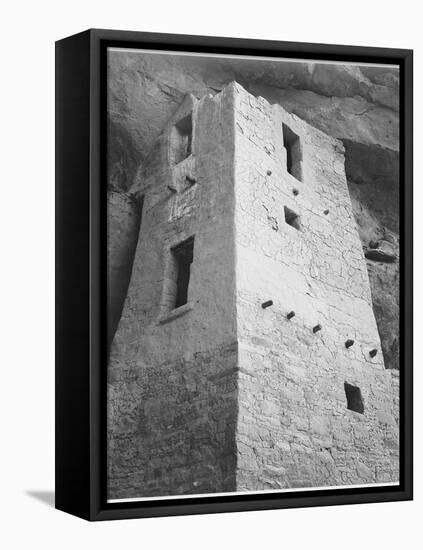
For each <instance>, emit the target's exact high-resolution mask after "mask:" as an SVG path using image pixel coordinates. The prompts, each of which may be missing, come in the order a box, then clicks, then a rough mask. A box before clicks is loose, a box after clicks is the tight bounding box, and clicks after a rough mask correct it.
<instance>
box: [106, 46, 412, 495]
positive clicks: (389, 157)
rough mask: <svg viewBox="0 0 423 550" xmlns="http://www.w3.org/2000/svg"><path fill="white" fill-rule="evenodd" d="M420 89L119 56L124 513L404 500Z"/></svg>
mask: <svg viewBox="0 0 423 550" xmlns="http://www.w3.org/2000/svg"><path fill="white" fill-rule="evenodd" d="M401 123H402V121H401V117H400V70H399V65H395V64H387V63H385V64H376V63H359V62H336V61H325V60H322V59H319V60H313V59H307V58H304V59H301V58H291V59H290V58H285V59H284V58H276V57H275V58H272V57H260V56H255V57H248V56H243V55H219V54H205V53H198V54H196V53H193V52H180V51H179V52H175V51H173V52H172V51H171V48H169V51H154V49H150V50H143V49H137V48H130V47H128V48H125V47H109V48H108V50H107V502H108V503H121V502H132V501H135V502H136V501H143V500H160V499H164V498H165V499H172V498H185V497H191V498H193V497H202V496H208V497H213V496H222V495H239V494H267V493H269V494H270V493H281V494H285V493H292V492H297V491H304V490H309V491H316V490H322V489H332V490H340V489H343V490H345V489H356V488H365V487H397V486H399V483H400V436H401V434H400V370H399V366H400V344H401V342H400V328H399V324H400V282H401V281H400V263H401V259H402V258H401V252H400V250H401V242H400V226H401V220H400V127H401Z"/></svg>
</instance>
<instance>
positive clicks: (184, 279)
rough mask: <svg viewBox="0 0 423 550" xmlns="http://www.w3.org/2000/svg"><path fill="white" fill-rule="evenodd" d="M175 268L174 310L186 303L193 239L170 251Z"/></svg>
mask: <svg viewBox="0 0 423 550" xmlns="http://www.w3.org/2000/svg"><path fill="white" fill-rule="evenodd" d="M171 252H172V257H173V260H174V267H175V282H176V286H175V301H174V305H173V307H174V308H177V307H180V306H183V305H184V304H186V303H187V301H188V286H189V279H190V274H191V264H192V261H193V259H194V237H190V238H189V239H187V240H186V241H183V242H182V243H180V244H178V245H176V246H174V247H173V248H172V249H171Z"/></svg>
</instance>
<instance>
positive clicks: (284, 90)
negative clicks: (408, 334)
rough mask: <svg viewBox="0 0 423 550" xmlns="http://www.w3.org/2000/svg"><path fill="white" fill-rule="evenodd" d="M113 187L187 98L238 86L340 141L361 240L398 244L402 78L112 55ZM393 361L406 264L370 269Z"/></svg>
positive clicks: (388, 359)
mask: <svg viewBox="0 0 423 550" xmlns="http://www.w3.org/2000/svg"><path fill="white" fill-rule="evenodd" d="M109 75H110V90H109V92H110V93H109V97H108V112H109V130H110V131H109V137H110V139H109V142H110V143H109V144H110V147H109V185H110V186H112V188H113V189H114V190H116V189H118V190H124V191H126V190H127V189H129V188H130V187H131V186H132V185H133V183H134V178H135V174H136V171H137V168H138V166H139V165H140V164H141V165H142V166H145V165H146V163H147V162H148V158H149V155H150V153H151V151H152V148H153V146H154V144H155V143H156V140H157V139H158V137H159V135H160V133H161V132H162V130H163V128H165V126H166V125H167V123H168V120H169V119H170V117H171V116H172V114H173V113H174V112H175V111H176V110H177V109H178V108H179V105H180V104H181V102H182V101H183V98H184V96H185V94H186V93H192V94H193V95H194V96H196V97H197V98H200V97H202V96H204V95H205V94H207V93H211V94H213V95H214V94H216V93H217V92H218V91H220V90H221V89H222V88H223V87H224V86H225V85H227V84H228V83H229V82H231V81H232V80H237V81H238V82H239V83H240V84H242V85H243V86H244V87H245V88H246V89H247V90H248V91H250V92H251V93H253V94H254V95H256V96H258V95H260V96H263V97H265V98H266V99H267V100H268V101H269V102H270V103H275V104H279V105H281V106H282V107H284V108H285V109H286V110H287V111H289V112H291V113H294V114H296V115H298V116H299V117H300V118H302V119H303V120H305V121H307V122H309V123H310V124H311V125H313V126H314V127H316V128H318V129H320V130H323V131H324V132H325V133H327V134H329V135H331V136H333V137H336V138H338V139H341V140H342V141H343V143H344V146H345V150H346V166H347V179H348V186H349V190H350V194H351V197H352V201H353V209H354V214H355V216H356V219H357V221H358V225H359V233H360V237H361V239H362V244H363V245H365V246H367V245H368V241H369V239H372V238H374V237H375V236H376V237H377V238H380V237H381V236H383V235H384V234H388V238H390V239H391V240H394V241H395V246H398V208H397V205H398V193H399V179H398V166H399V164H398V163H399V159H398V150H399V115H398V97H399V75H398V69H396V68H395V67H392V68H391V67H372V66H362V67H353V66H342V65H332V64H319V63H299V62H298V63H293V62H288V61H286V62H284V61H281V62H274V61H260V62H256V61H254V60H251V59H239V58H238V59H228V58H226V59H225V58H201V57H189V56H174V55H173V56H168V55H157V54H155V55H146V54H140V53H138V52H134V51H126V52H125V51H115V52H111V53H110V54H109ZM368 270H369V276H370V285H371V290H372V297H373V303H374V309H375V314H376V320H377V323H378V329H379V333H380V336H381V339H382V347H383V351H384V355H385V364H386V366H387V367H389V368H398V352H397V348H398V347H397V342H396V338H397V337H396V334H397V333H398V330H397V329H398V320H397V319H398V284H399V274H398V268H397V264H395V265H393V266H391V267H390V268H387V266H386V265H382V264H378V265H374V263H373V262H370V261H369V264H368Z"/></svg>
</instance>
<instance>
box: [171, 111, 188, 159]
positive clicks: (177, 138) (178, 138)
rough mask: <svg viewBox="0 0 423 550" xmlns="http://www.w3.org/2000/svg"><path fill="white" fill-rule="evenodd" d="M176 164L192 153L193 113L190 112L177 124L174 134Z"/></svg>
mask: <svg viewBox="0 0 423 550" xmlns="http://www.w3.org/2000/svg"><path fill="white" fill-rule="evenodd" d="M173 149H174V161H175V164H178V163H179V162H182V161H183V160H184V159H186V158H187V157H189V156H190V154H191V153H192V115H191V114H189V115H188V116H186V117H185V118H183V119H182V120H180V121H179V122H178V123H177V124H175V131H174V136H173Z"/></svg>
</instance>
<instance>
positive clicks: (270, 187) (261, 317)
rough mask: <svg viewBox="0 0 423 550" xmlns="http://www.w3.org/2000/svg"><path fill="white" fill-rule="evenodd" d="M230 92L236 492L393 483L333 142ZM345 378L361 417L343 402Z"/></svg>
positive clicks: (389, 384)
mask: <svg viewBox="0 0 423 550" xmlns="http://www.w3.org/2000/svg"><path fill="white" fill-rule="evenodd" d="M237 90H238V94H237V96H236V114H235V123H236V124H235V125H236V132H237V133H236V147H235V150H236V156H235V182H236V193H235V195H236V232H235V234H236V243H237V246H236V250H237V294H238V303H237V318H238V342H239V368H240V373H239V377H240V379H239V387H238V407H239V416H238V429H237V444H238V473H237V487H238V490H266V489H280V488H286V487H310V486H312V487H319V486H322V487H323V486H338V485H348V484H363V483H377V482H396V481H398V475H399V471H398V424H397V421H398V408H397V407H398V385H397V384H396V379H395V381H394V383H393V381H392V375H391V372H390V371H386V370H385V369H384V362H383V357H382V353H381V350H380V341H379V335H378V331H377V326H376V322H375V318H374V313H373V308H372V298H371V293H370V286H369V278H368V273H367V269H366V263H365V258H364V253H363V250H362V246H361V241H360V239H359V235H358V232H357V227H356V221H355V218H354V214H353V210H352V205H351V200H350V196H349V191H348V187H347V182H346V177H345V169H344V148H343V146H342V143H341V142H340V141H338V140H335V139H333V138H331V137H329V136H326V135H325V134H323V133H322V132H320V131H318V130H316V129H314V128H310V127H309V125H308V124H306V123H305V122H304V121H302V120H300V119H299V118H298V117H296V116H295V115H290V114H288V113H287V112H286V111H284V110H283V109H282V108H281V107H279V106H278V105H274V106H271V105H270V104H269V103H268V102H267V101H265V100H264V99H263V98H258V99H256V98H254V97H252V96H251V95H250V94H247V93H246V92H245V91H244V90H243V89H242V88H241V87H238V88H237ZM283 124H285V125H286V126H288V127H289V128H290V130H291V134H288V133H287V134H286V136H284V135H283V132H282V126H283ZM292 132H293V133H295V134H296V135H297V136H298V137H299V145H296V150H297V151H298V149H300V155H299V159H300V160H298V162H299V163H300V164H301V166H300V169H298V167H297V169H296V170H295V176H296V177H294V175H291V174H294V170H293V167H292V166H291V173H289V172H288V170H287V166H288V167H289V164H290V163H289V162H287V157H288V158H290V155H289V154H287V150H288V149H289V148H290V146H289V144H288V143H287V138H288V140H289V135H292ZM284 139H285V142H284ZM284 145H285V147H284ZM291 147H292V145H291ZM298 178H299V179H300V180H301V181H299V179H298ZM286 207H288V208H289V211H290V212H294V213H295V214H296V216H297V218H296V220H297V223H296V224H295V225H294V224H293V216H292V214H291V216H288V217H287V215H286V212H285V208H286ZM267 300H272V302H273V304H272V305H271V306H269V307H267V308H265V309H263V308H262V303H264V302H266V301H267ZM290 311H292V312H293V313H294V315H293V316H292V317H291V318H290V319H288V318H287V314H288V313H289V312H290ZM314 328H317V329H318V330H316V331H315V332H314V330H313V329H314ZM349 340H350V344H351V346H350V347H348V348H347V347H346V342H348V341H349ZM372 350H377V353H376V355H373V356H372V354H371V351H372ZM345 384H348V385H349V386H351V387H354V388H355V389H356V390H355V391H359V392H360V393H361V397H362V403H363V410H361V411H359V410H358V408H354V410H351V408H350V407H348V408H347V402H348V398H347V395H348V391H347V390H346V387H345ZM357 388H359V390H357Z"/></svg>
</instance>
